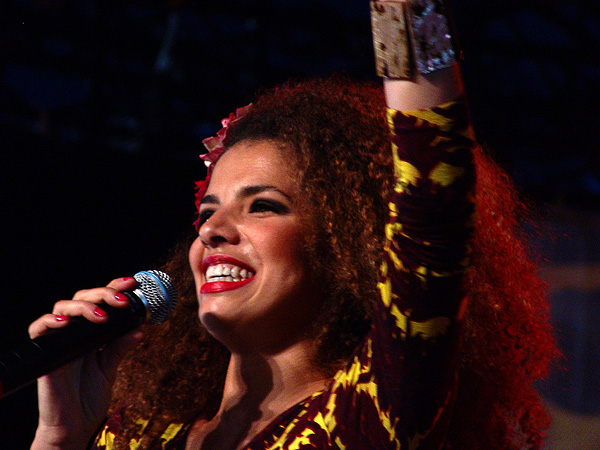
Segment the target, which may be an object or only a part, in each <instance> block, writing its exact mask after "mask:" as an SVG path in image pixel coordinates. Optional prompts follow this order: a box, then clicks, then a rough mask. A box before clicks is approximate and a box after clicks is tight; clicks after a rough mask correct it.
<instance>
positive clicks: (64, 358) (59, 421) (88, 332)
mask: <svg viewBox="0 0 600 450" xmlns="http://www.w3.org/2000/svg"><path fill="white" fill-rule="evenodd" d="M176 300H177V295H176V293H175V290H174V288H173V286H172V282H171V280H170V278H169V277H168V276H167V275H166V274H164V273H162V272H158V271H147V272H140V273H138V274H136V275H135V277H133V278H132V277H129V278H119V279H116V280H113V281H112V282H110V283H109V284H108V286H106V287H104V288H96V289H89V290H83V291H79V292H77V293H76V294H75V295H74V297H73V300H63V301H59V302H57V303H56V304H55V305H54V309H53V312H52V314H46V315H44V316H42V317H40V318H39V319H37V320H36V321H34V322H33V323H32V324H31V325H30V327H29V333H30V336H31V338H32V339H31V340H29V341H27V342H25V343H23V344H22V345H21V346H19V347H17V348H15V349H13V350H12V351H11V352H7V353H5V354H3V355H0V381H1V382H2V385H3V386H4V390H5V393H8V392H10V391H12V390H16V389H18V388H19V387H21V386H23V385H26V384H28V383H29V382H31V381H33V380H35V378H37V377H40V378H39V380H38V396H39V407H40V420H39V426H38V429H37V432H36V438H35V440H34V443H33V445H32V447H31V448H32V449H38V448H39V449H42V448H44V449H45V448H53V447H54V448H79V447H81V448H85V445H86V444H87V440H89V439H90V437H91V435H92V434H93V433H94V431H95V429H96V428H97V427H98V426H99V425H100V423H101V422H102V420H103V419H104V417H105V415H106V411H107V409H108V404H109V401H110V392H111V388H112V384H113V382H114V379H115V378H116V372H117V367H118V365H119V363H120V361H121V359H122V358H123V356H124V355H125V354H126V353H127V352H128V351H129V350H130V349H131V348H132V347H133V346H134V345H135V344H136V343H138V342H139V341H140V340H141V338H142V336H143V335H142V333H141V332H140V331H136V329H137V328H138V327H139V325H140V324H141V323H143V322H144V321H146V320H147V321H149V322H154V323H160V322H162V321H164V320H166V318H167V317H168V316H169V314H170V312H171V310H172V309H173V307H174V305H175V302H176ZM100 348H102V351H96V350H98V349H100ZM43 374H47V375H43ZM42 375H43V376H42Z"/></svg>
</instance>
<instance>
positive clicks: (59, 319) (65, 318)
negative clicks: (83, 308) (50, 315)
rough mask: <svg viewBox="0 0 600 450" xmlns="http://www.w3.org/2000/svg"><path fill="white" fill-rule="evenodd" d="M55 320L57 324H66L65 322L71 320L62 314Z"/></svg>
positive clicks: (55, 317)
mask: <svg viewBox="0 0 600 450" xmlns="http://www.w3.org/2000/svg"><path fill="white" fill-rule="evenodd" d="M54 319H55V320H56V321H57V322H64V321H65V320H68V319H69V318H68V317H67V316H63V315H62V314H57V315H56V316H54Z"/></svg>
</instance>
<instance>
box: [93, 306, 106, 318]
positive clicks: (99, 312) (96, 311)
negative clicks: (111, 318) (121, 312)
mask: <svg viewBox="0 0 600 450" xmlns="http://www.w3.org/2000/svg"><path fill="white" fill-rule="evenodd" d="M94 314H96V315H97V316H98V317H106V311H104V310H102V309H100V308H96V309H94Z"/></svg>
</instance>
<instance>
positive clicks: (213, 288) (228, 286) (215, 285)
mask: <svg viewBox="0 0 600 450" xmlns="http://www.w3.org/2000/svg"><path fill="white" fill-rule="evenodd" d="M253 279H254V277H252V278H246V279H245V280H242V281H213V282H212V283H204V284H203V285H202V287H201V288H200V293H201V294H214V293H215V292H225V291H233V290H234V289H238V288H241V287H243V286H246V285H247V284H248V283H250V282H251V281H252V280H253Z"/></svg>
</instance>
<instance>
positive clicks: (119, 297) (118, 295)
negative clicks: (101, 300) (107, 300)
mask: <svg viewBox="0 0 600 450" xmlns="http://www.w3.org/2000/svg"><path fill="white" fill-rule="evenodd" d="M115 298H116V299H117V300H119V301H120V302H126V301H127V300H129V299H128V298H127V296H126V295H125V294H121V293H120V292H117V293H116V294H115Z"/></svg>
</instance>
